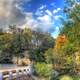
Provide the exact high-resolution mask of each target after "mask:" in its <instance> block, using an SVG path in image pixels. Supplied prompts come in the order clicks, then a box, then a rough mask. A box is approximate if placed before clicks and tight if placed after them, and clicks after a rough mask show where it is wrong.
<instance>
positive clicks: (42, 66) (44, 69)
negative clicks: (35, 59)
mask: <svg viewBox="0 0 80 80" xmlns="http://www.w3.org/2000/svg"><path fill="white" fill-rule="evenodd" d="M34 68H35V70H36V73H37V74H38V76H40V77H45V78H49V79H50V78H51V76H52V73H53V69H52V65H51V64H46V63H36V64H35V65H34Z"/></svg>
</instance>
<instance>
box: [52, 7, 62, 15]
mask: <svg viewBox="0 0 80 80" xmlns="http://www.w3.org/2000/svg"><path fill="white" fill-rule="evenodd" d="M60 10H61V8H57V9H54V10H53V13H54V14H55V13H57V12H59V11H60Z"/></svg>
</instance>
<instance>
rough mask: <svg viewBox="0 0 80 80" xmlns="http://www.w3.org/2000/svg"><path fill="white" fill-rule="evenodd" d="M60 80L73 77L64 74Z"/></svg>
mask: <svg viewBox="0 0 80 80" xmlns="http://www.w3.org/2000/svg"><path fill="white" fill-rule="evenodd" d="M60 80H73V78H72V77H70V76H66V75H64V76H62V77H61V78H60Z"/></svg>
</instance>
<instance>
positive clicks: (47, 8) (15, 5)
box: [0, 0, 64, 37]
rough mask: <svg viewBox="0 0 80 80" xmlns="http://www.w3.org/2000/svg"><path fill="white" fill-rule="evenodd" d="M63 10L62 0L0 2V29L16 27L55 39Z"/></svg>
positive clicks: (4, 0)
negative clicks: (28, 29) (39, 31)
mask: <svg viewBox="0 0 80 80" xmlns="http://www.w3.org/2000/svg"><path fill="white" fill-rule="evenodd" d="M63 8H64V0H0V28H3V29H5V30H6V29H8V26H9V25H16V26H18V27H21V28H25V27H28V28H31V29H32V30H41V31H42V32H49V33H51V35H52V36H53V37H57V35H58V33H59V27H61V26H62V25H61V23H60V18H62V17H64V14H63Z"/></svg>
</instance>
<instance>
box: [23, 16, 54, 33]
mask: <svg viewBox="0 0 80 80" xmlns="http://www.w3.org/2000/svg"><path fill="white" fill-rule="evenodd" d="M52 24H53V23H52V20H51V17H50V16H49V15H44V16H42V17H38V18H37V19H34V18H33V17H32V16H31V17H29V18H27V17H26V23H25V24H24V25H23V26H22V27H23V28H24V27H28V28H31V29H32V30H37V29H41V30H42V31H43V32H47V31H49V30H50V29H51V28H52Z"/></svg>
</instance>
